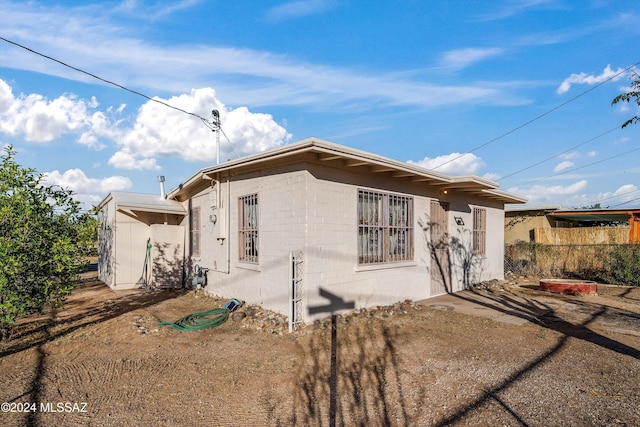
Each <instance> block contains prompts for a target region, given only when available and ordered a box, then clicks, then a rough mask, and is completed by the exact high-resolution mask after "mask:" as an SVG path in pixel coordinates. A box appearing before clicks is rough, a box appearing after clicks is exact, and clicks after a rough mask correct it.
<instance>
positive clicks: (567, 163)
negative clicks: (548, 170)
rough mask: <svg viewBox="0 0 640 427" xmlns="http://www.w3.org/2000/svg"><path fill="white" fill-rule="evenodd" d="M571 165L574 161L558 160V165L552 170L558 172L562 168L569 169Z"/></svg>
mask: <svg viewBox="0 0 640 427" xmlns="http://www.w3.org/2000/svg"><path fill="white" fill-rule="evenodd" d="M573 165H574V163H573V162H569V161H564V162H560V163H558V165H557V166H556V167H555V168H553V171H554V172H560V171H562V170H565V169H569V168H570V167H572V166H573Z"/></svg>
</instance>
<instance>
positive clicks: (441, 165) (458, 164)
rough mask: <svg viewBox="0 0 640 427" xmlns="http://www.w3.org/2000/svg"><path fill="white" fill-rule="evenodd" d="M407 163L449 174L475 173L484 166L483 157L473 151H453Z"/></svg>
mask: <svg viewBox="0 0 640 427" xmlns="http://www.w3.org/2000/svg"><path fill="white" fill-rule="evenodd" d="M407 163H409V164H412V165H416V166H421V167H423V168H425V169H431V170H435V171H436V172H441V173H445V174H449V175H473V174H476V173H477V172H478V170H479V169H480V168H481V167H482V166H484V162H483V161H482V159H481V158H480V157H478V156H476V155H475V154H473V153H467V154H464V155H462V154H460V153H451V154H445V155H442V156H438V157H434V158H430V157H425V158H424V159H422V160H418V161H413V160H409V161H408V162H407Z"/></svg>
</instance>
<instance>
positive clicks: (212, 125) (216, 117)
mask: <svg viewBox="0 0 640 427" xmlns="http://www.w3.org/2000/svg"><path fill="white" fill-rule="evenodd" d="M211 116H212V119H211V121H207V120H205V119H202V122H203V123H204V124H205V125H206V126H207V127H208V128H209V129H211V131H212V132H214V133H215V134H216V165H219V164H220V132H222V127H221V126H220V112H219V111H218V110H211ZM226 136H227V135H225V137H226ZM227 139H228V138H227Z"/></svg>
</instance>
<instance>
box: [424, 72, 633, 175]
mask: <svg viewBox="0 0 640 427" xmlns="http://www.w3.org/2000/svg"><path fill="white" fill-rule="evenodd" d="M638 64H640V61H638V62H636V63H635V64H633V65H630V66H628V67H627V68H625V69H624V70H622V71H620V72H618V73H616V74H614V75H613V76H611V77H609V78H608V79H606V80H604V81H602V82H600V83H598V84H597V85H595V86H593V87H591V88H589V89H587V90H585V91H584V92H582V93H579V94H578V95H576V96H574V97H573V98H571V99H568V100H567V101H565V102H563V103H562V104H560V105H557V106H555V107H553V108H552V109H551V110H548V111H546V112H544V113H542V114H540V115H538V116H536V117H534V118H533V119H531V120H529V121H527V122H525V123H523V124H521V125H519V126H516V127H515V128H513V129H511V130H510V131H508V132H505V133H503V134H502V135H500V136H497V137H495V138H493V139H492V140H490V141H487V142H485V143H484V144H481V145H479V146H477V147H476V148H474V149H472V150H469V151H467V152H466V153H463V154H460V155H459V156H457V157H454V158H453V159H450V160H447V161H446V162H444V163H441V164H439V165H438V166H435V167H433V168H432V169H433V170H435V169H438V168H440V167H442V166H444V165H446V164H449V163H451V162H453V161H456V160H458V159H459V158H461V157H463V156H466V155H467V154H471V153H473V152H475V151H478V150H479V149H481V148H483V147H486V146H487V145H489V144H493V143H494V142H496V141H498V140H500V139H502V138H504V137H506V136H508V135H511V134H512V133H514V132H516V131H518V130H520V129H522V128H523V127H525V126H528V125H530V124H531V123H533V122H536V121H538V120H540V119H541V118H543V117H545V116H548V115H549V114H551V113H553V112H554V111H556V110H559V109H560V108H562V107H564V106H565V105H567V104H569V103H570V102H573V101H575V100H576V99H578V98H580V97H582V96H584V95H586V94H588V93H589V92H591V91H593V90H595V89H597V88H599V87H600V86H602V85H604V84H605V83H608V82H609V81H611V80H613V79H614V78H616V77H618V76H619V75H621V74H624V73H626V72H627V71H629V70H631V69H632V68H634V67H635V66H636V65H638Z"/></svg>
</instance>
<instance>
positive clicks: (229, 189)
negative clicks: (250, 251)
mask: <svg viewBox="0 0 640 427" xmlns="http://www.w3.org/2000/svg"><path fill="white" fill-rule="evenodd" d="M226 209H227V274H231V180H230V173H229V172H227V207H226Z"/></svg>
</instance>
